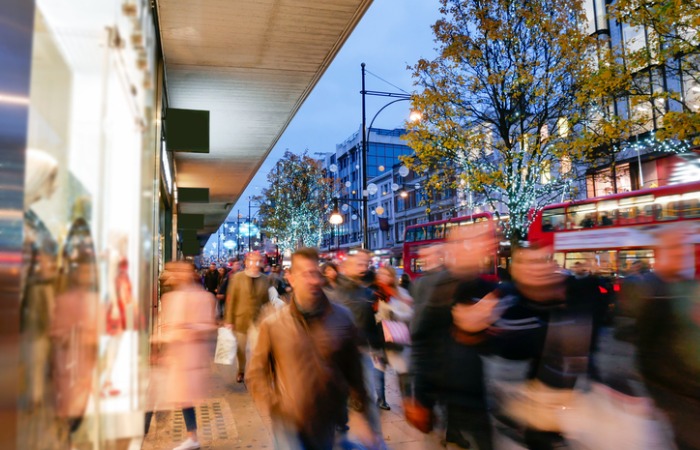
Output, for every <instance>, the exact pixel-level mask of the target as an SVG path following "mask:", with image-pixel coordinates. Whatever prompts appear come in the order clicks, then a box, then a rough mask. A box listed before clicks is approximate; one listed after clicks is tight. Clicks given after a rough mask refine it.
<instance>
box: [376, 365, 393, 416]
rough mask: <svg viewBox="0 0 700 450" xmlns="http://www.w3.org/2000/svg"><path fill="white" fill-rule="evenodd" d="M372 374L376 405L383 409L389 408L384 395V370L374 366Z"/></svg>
mask: <svg viewBox="0 0 700 450" xmlns="http://www.w3.org/2000/svg"><path fill="white" fill-rule="evenodd" d="M374 375H375V378H374V380H375V386H374V387H375V389H376V393H377V406H378V407H379V408H380V409H384V410H387V411H388V410H389V409H390V408H389V405H388V404H387V403H386V395H385V375H384V371H383V370H380V369H377V368H375V369H374Z"/></svg>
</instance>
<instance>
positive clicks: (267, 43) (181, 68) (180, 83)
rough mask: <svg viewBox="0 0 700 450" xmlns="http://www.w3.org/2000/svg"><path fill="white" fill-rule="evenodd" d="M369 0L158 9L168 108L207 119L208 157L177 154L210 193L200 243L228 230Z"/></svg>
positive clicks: (164, 2)
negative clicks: (237, 206)
mask: <svg viewBox="0 0 700 450" xmlns="http://www.w3.org/2000/svg"><path fill="white" fill-rule="evenodd" d="M370 4H371V0H201V1H191V0H158V16H159V26H160V32H161V39H162V43H163V52H164V59H165V64H166V82H167V90H168V98H169V101H170V105H169V106H170V107H171V108H181V109H194V110H206V111H209V112H210V143H209V144H210V151H209V153H177V154H176V158H175V159H176V166H177V178H176V181H177V185H178V187H192V188H208V189H209V202H208V203H182V204H181V206H180V212H181V213H185V214H204V216H205V219H204V228H203V229H201V230H199V232H198V235H199V237H200V239H203V238H205V237H207V236H208V235H209V234H211V233H212V232H215V231H216V229H217V228H218V227H219V225H220V224H221V223H222V222H223V221H224V220H225V218H226V216H227V215H228V213H229V211H230V209H231V207H232V205H233V204H234V203H235V202H236V201H237V200H238V198H239V196H240V195H241V193H242V192H243V191H244V189H245V188H246V186H247V185H248V183H249V182H250V180H251V179H252V178H253V176H254V175H255V173H256V172H257V170H258V168H259V167H260V165H261V164H262V162H263V161H264V160H265V158H266V157H267V155H268V153H269V152H270V150H272V148H273V146H274V145H275V143H276V142H277V140H278V139H279V138H280V136H281V135H282V133H283V132H284V130H285V128H286V127H287V125H288V124H289V122H290V121H291V120H292V118H293V117H294V114H295V113H296V112H297V110H298V109H299V107H300V106H301V104H302V103H303V102H304V100H305V99H306V97H307V96H308V95H309V93H310V92H311V90H312V89H313V87H314V86H315V85H316V83H317V82H318V80H319V79H320V78H321V76H322V75H323V73H324V72H325V70H326V68H327V67H328V66H329V65H330V63H331V61H332V60H333V58H334V57H335V55H336V54H337V52H338V50H339V49H340V47H341V46H342V44H343V43H344V42H345V40H346V39H347V38H348V36H349V35H350V33H351V32H352V30H353V29H354V27H355V25H357V23H358V22H359V20H360V19H361V17H362V16H363V14H364V13H365V11H366V10H367V8H368V7H369V5H370Z"/></svg>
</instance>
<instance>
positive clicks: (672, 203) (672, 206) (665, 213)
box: [656, 195, 681, 220]
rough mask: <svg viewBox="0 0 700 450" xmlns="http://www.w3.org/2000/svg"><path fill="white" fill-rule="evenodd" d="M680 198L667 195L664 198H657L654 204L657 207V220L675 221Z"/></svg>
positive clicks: (678, 211) (678, 212) (678, 210)
mask: <svg viewBox="0 0 700 450" xmlns="http://www.w3.org/2000/svg"><path fill="white" fill-rule="evenodd" d="M679 200H680V196H679V195H669V196H666V197H658V198H657V199H656V204H657V205H659V208H660V210H661V211H660V212H659V214H658V220H676V219H678V217H679V214H680V206H681V205H680V203H681V202H680V201H679Z"/></svg>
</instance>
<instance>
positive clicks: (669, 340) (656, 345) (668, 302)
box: [636, 273, 700, 401]
mask: <svg viewBox="0 0 700 450" xmlns="http://www.w3.org/2000/svg"><path fill="white" fill-rule="evenodd" d="M644 286H645V287H644V289H643V290H642V291H641V292H643V293H644V294H643V297H642V298H641V299H640V301H639V317H638V319H637V324H636V334H637V337H636V344H637V358H638V361H639V369H640V372H641V373H642V376H643V377H644V380H645V382H647V383H651V384H654V385H657V386H660V387H662V388H665V389H668V390H670V391H672V392H675V393H677V394H679V395H683V396H685V397H689V398H693V399H695V401H700V286H698V283H697V281H695V280H690V281H679V282H675V283H667V282H665V281H663V280H661V279H660V278H659V277H658V276H657V275H655V274H653V273H650V274H647V275H646V276H645V277H644Z"/></svg>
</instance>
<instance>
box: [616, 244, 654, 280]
mask: <svg viewBox="0 0 700 450" xmlns="http://www.w3.org/2000/svg"><path fill="white" fill-rule="evenodd" d="M637 262H640V263H641V266H640V265H639V264H635V263H637ZM618 267H619V268H620V273H622V274H623V275H625V276H629V275H633V274H636V273H637V272H638V271H639V270H642V271H643V272H645V271H648V270H649V269H651V268H653V267H654V250H652V249H640V250H620V251H619V252H618Z"/></svg>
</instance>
